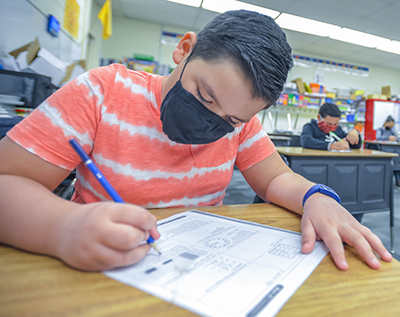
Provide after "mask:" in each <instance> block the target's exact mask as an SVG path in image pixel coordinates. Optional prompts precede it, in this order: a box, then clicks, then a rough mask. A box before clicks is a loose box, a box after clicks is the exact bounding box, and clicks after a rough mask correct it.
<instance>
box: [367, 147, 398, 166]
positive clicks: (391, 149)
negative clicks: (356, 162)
mask: <svg viewBox="0 0 400 317" xmlns="http://www.w3.org/2000/svg"><path fill="white" fill-rule="evenodd" d="M364 144H365V148H366V149H371V150H379V151H383V152H391V153H397V154H398V155H400V143H399V142H387V141H376V140H373V141H368V140H365V141H364ZM393 170H394V171H400V156H397V157H394V158H393Z"/></svg>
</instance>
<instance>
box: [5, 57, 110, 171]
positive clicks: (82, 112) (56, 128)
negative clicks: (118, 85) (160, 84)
mask: <svg viewBox="0 0 400 317" xmlns="http://www.w3.org/2000/svg"><path fill="white" fill-rule="evenodd" d="M114 79H115V69H114V67H113V66H112V65H111V66H107V67H99V68H96V69H93V70H91V71H88V72H86V73H84V74H82V75H80V76H79V77H77V78H76V79H74V80H73V81H71V82H69V83H68V84H66V85H65V86H63V87H62V88H60V89H59V90H57V91H56V92H55V93H54V94H52V95H51V96H50V97H49V98H48V99H46V100H45V101H44V102H43V103H42V104H41V105H40V106H39V107H37V108H36V109H35V110H34V111H33V112H32V113H31V114H30V115H29V116H28V117H26V118H25V119H24V120H22V121H21V122H20V123H19V124H18V125H16V126H15V127H14V128H13V129H11V130H10V131H9V132H8V133H7V136H8V137H9V138H10V139H12V140H13V141H14V142H16V143H17V144H19V145H20V146H22V147H23V148H25V149H26V150H28V151H29V152H31V153H33V154H35V155H37V156H39V157H40V158H42V159H44V160H46V161H48V162H49V163H52V164H54V165H57V166H59V167H62V168H65V169H68V170H73V169H74V168H75V166H76V165H78V164H79V157H78V156H77V155H76V153H75V152H74V151H73V149H72V147H71V146H70V144H69V143H68V141H69V140H70V139H72V138H75V139H77V141H78V142H79V143H80V144H81V145H82V147H83V149H84V150H85V151H86V152H87V153H90V152H91V151H92V148H93V144H94V140H95V138H96V129H97V126H98V122H99V120H100V118H101V107H102V105H103V103H105V102H106V100H107V96H108V95H110V91H111V90H112V87H113V84H114Z"/></svg>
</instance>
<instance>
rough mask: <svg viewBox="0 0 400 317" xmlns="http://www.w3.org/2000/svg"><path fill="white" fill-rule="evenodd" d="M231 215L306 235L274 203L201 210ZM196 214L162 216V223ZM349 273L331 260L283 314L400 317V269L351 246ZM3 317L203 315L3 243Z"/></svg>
mask: <svg viewBox="0 0 400 317" xmlns="http://www.w3.org/2000/svg"><path fill="white" fill-rule="evenodd" d="M196 209H198V210H203V211H207V212H211V213H216V214H220V215H223V216H227V217H233V218H239V219H244V220H248V221H254V222H258V223H262V224H266V225H270V226H274V227H280V228H284V229H288V230H293V231H298V232H299V231H300V217H299V216H298V215H297V214H294V213H291V212H288V211H285V210H284V209H282V208H280V207H276V206H274V205H270V204H253V205H236V206H221V207H203V208H196ZM185 210H189V209H188V208H185V209H184V208H182V209H166V210H158V211H155V212H154V214H155V215H157V217H158V219H163V218H166V217H169V216H171V215H173V214H174V213H177V212H181V211H185ZM345 250H346V257H347V259H348V263H349V270H348V271H346V272H343V271H339V270H338V269H337V268H336V266H335V265H334V263H333V261H332V258H331V255H330V254H328V255H327V256H326V257H325V258H324V259H323V260H322V262H321V264H320V265H319V266H318V267H317V268H316V270H315V271H314V272H313V273H312V274H311V276H310V277H309V278H308V279H307V280H306V281H305V283H304V284H303V285H302V286H301V287H300V288H299V289H298V290H297V292H296V293H295V294H294V295H293V296H292V297H291V298H290V299H289V301H288V302H287V303H286V304H285V306H284V307H283V308H282V310H281V311H280V312H279V314H278V316H280V317H284V316H290V317H291V316H350V315H351V314H354V315H355V316H394V315H396V313H397V314H399V313H400V301H399V300H398V299H399V296H400V263H399V262H398V261H397V260H393V261H392V262H391V263H385V262H382V267H381V269H380V270H379V271H375V270H372V269H370V268H369V267H368V266H367V265H366V264H365V263H364V262H363V261H362V260H360V257H359V256H358V254H357V253H356V251H355V250H354V249H353V248H352V247H350V246H347V245H346V246H345ZM0 316H7V317H13V316H155V317H168V316H170V317H182V316H195V314H193V313H191V312H189V311H187V310H184V309H182V308H180V307H177V306H174V305H173V304H170V303H167V302H164V301H163V300H161V299H158V298H157V297H154V296H151V295H149V294H147V293H144V292H142V291H140V290H138V289H136V288H133V287H131V286H128V285H125V284H122V283H120V282H117V281H115V280H113V279H111V278H108V277H107V276H105V275H103V274H101V273H85V272H81V271H77V270H74V269H71V268H69V267H67V266H65V265H64V264H63V263H62V262H60V261H59V260H57V259H53V258H50V257H46V256H41V255H36V254H31V253H28V252H24V251H20V250H17V249H15V248H12V247H7V246H4V245H0Z"/></svg>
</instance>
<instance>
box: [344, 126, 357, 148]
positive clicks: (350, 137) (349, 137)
mask: <svg viewBox="0 0 400 317" xmlns="http://www.w3.org/2000/svg"><path fill="white" fill-rule="evenodd" d="M346 139H347V141H349V143H350V144H352V145H353V144H357V143H358V141H359V137H358V131H357V130H356V129H353V130H351V131H350V132H349V133H348V134H347V136H346Z"/></svg>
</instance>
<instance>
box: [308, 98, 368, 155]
mask: <svg viewBox="0 0 400 317" xmlns="http://www.w3.org/2000/svg"><path fill="white" fill-rule="evenodd" d="M340 115H341V113H340V110H339V108H338V107H337V106H336V105H335V104H333V103H325V104H324V105H322V106H321V108H320V109H319V112H318V122H317V120H314V119H312V120H311V122H310V123H307V124H306V125H305V126H304V127H303V131H302V132H301V136H300V142H301V146H302V147H304V148H308V149H315V150H328V151H332V150H336V151H340V150H348V149H349V148H352V149H359V148H360V147H361V135H360V133H358V131H357V130H356V129H353V130H351V131H350V132H349V133H348V134H347V135H346V133H345V132H344V131H343V130H342V128H341V127H340V126H339V120H340ZM330 132H333V133H334V134H335V135H336V136H337V137H338V138H340V139H341V140H338V139H335V137H333V136H331V135H330Z"/></svg>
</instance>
